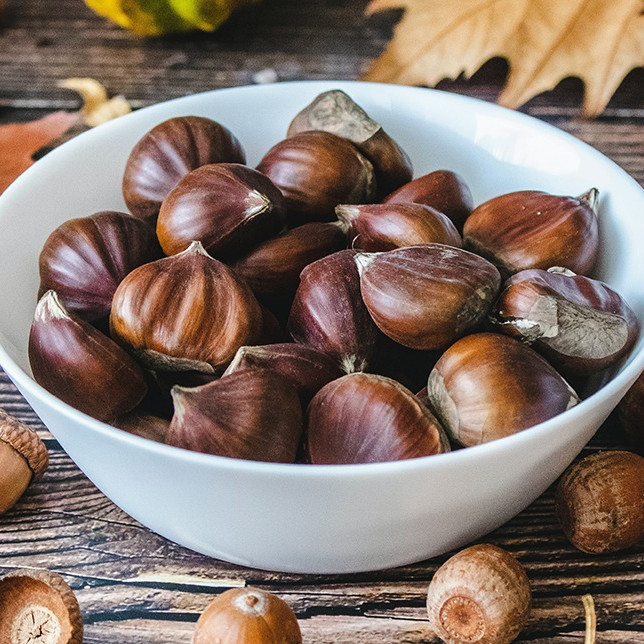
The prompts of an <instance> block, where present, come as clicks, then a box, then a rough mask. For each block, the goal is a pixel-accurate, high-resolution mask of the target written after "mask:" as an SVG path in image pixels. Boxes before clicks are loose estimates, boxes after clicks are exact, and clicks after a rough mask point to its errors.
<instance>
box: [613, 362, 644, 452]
mask: <svg viewBox="0 0 644 644" xmlns="http://www.w3.org/2000/svg"><path fill="white" fill-rule="evenodd" d="M617 415H618V417H619V420H620V423H621V425H622V428H623V430H624V432H625V434H626V436H627V437H628V441H629V443H630V445H631V446H632V447H633V449H634V450H636V451H637V452H638V453H639V454H642V455H643V456H644V373H642V374H640V376H639V378H638V379H637V380H636V381H635V384H633V386H632V387H631V388H630V389H629V390H628V391H627V392H626V395H625V396H624V398H622V400H621V401H620V403H619V405H617Z"/></svg>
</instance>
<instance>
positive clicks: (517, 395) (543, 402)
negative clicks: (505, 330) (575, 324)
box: [427, 333, 579, 447]
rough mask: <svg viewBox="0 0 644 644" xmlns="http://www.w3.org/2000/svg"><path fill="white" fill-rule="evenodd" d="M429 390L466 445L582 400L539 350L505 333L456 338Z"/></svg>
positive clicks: (442, 417)
mask: <svg viewBox="0 0 644 644" xmlns="http://www.w3.org/2000/svg"><path fill="white" fill-rule="evenodd" d="M427 392H428V396H429V400H430V402H431V404H432V407H433V408H434V409H435V410H436V414H437V416H438V418H439V420H440V421H441V423H442V424H443V427H444V428H445V430H446V431H447V434H448V436H449V437H450V439H451V440H454V441H455V442H457V443H459V444H461V445H463V446H464V447H470V446H472V445H479V444H480V443H486V442H488V441H492V440H495V439H497V438H502V437H504V436H509V435H510V434H516V433H517V432H519V431H522V430H524V429H526V428H528V427H532V426H533V425H536V424H538V423H541V422H543V421H545V420H548V419H549V418H552V417H553V416H556V415H557V414H560V413H562V412H564V411H566V410H567V409H570V408H571V407H572V406H574V405H576V404H577V403H578V402H579V397H578V396H577V394H576V393H575V392H574V391H573V389H572V387H570V385H569V384H568V383H567V382H566V381H565V380H564V379H563V378H562V377H561V376H560V375H559V374H558V373H557V372H556V371H555V370H554V368H553V367H552V366H550V364H549V363H548V362H546V360H545V359H544V358H542V357H541V356H540V355H539V354H538V353H537V352H536V351H534V350H532V349H531V348H530V347H527V346H525V345H524V344H522V343H521V342H519V341H518V340H515V339H514V338H510V337H508V336H506V335H501V334H499V333H476V334H473V335H468V336H466V337H464V338H461V339H460V340H458V341H457V342H455V343H454V344H453V345H452V346H451V347H449V349H447V350H446V351H445V353H443V355H442V356H441V358H440V359H439V360H438V362H437V363H436V366H435V367H434V368H433V369H432V371H431V373H430V374H429V381H428V384H427Z"/></svg>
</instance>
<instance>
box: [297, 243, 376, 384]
mask: <svg viewBox="0 0 644 644" xmlns="http://www.w3.org/2000/svg"><path fill="white" fill-rule="evenodd" d="M355 254H356V253H355V251H352V250H341V251H339V252H337V253H333V255H328V256H327V257H323V258H322V259H319V260H318V261H317V262H313V263H312V264H309V265H308V266H307V267H306V268H305V269H304V270H303V271H302V274H301V275H300V285H299V286H298V289H297V292H296V293H295V299H294V300H293V306H292V307H291V312H290V315H289V318H288V323H287V329H288V331H289V333H290V334H291V337H292V338H293V339H294V340H295V341H296V342H299V343H300V344H307V345H309V346H312V347H313V348H314V349H317V350H318V351H322V353H327V354H329V355H330V356H332V357H333V358H335V359H336V360H337V362H338V364H339V365H340V367H341V368H342V369H343V371H345V372H346V373H351V372H353V371H362V370H364V369H365V368H366V366H367V364H368V363H369V361H370V360H371V358H372V356H373V352H374V349H375V347H376V342H377V340H378V337H379V335H380V334H379V332H378V328H377V327H376V325H375V324H374V323H373V320H372V319H371V316H370V315H369V312H368V311H367V309H366V307H365V305H364V303H363V301H362V299H361V297H360V277H359V275H358V269H357V268H356V265H355V262H354V256H355Z"/></svg>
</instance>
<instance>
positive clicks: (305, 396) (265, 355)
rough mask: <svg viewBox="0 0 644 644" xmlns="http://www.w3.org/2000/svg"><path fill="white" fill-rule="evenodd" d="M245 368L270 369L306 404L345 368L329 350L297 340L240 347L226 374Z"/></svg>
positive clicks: (341, 373) (339, 375) (338, 376)
mask: <svg viewBox="0 0 644 644" xmlns="http://www.w3.org/2000/svg"><path fill="white" fill-rule="evenodd" d="M244 369H270V370H272V371H276V372H277V373H279V374H281V375H282V376H284V377H285V378H288V380H289V381H290V382H291V384H292V385H293V386H294V387H295V388H296V389H297V392H298V394H299V395H300V398H301V399H302V401H303V403H304V404H308V403H309V402H310V400H311V398H313V396H315V394H316V393H317V392H318V391H319V390H320V389H322V387H324V385H326V384H327V383H329V382H331V381H332V380H335V379H336V378H340V377H341V376H343V375H344V371H342V370H341V369H340V367H339V366H338V364H337V363H336V361H335V360H334V359H333V358H331V357H330V356H328V355H327V354H326V353H321V352H320V351H318V350H317V349H314V348H313V347H307V346H306V345H304V344H296V343H294V342H288V343H279V344H269V345H265V346H253V347H240V348H239V351H237V353H236V354H235V357H234V358H233V361H232V362H231V363H230V364H229V365H228V368H227V369H226V371H224V376H227V375H229V374H231V373H235V372H237V371H243V370H244Z"/></svg>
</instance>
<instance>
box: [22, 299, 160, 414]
mask: <svg viewBox="0 0 644 644" xmlns="http://www.w3.org/2000/svg"><path fill="white" fill-rule="evenodd" d="M29 364H30V365H31V371H32V373H33V375H34V378H35V380H36V382H37V383H38V384H39V385H42V386H43V387H44V388H45V389H47V391H49V392H50V393H52V394H53V395H54V396H57V397H58V398H60V399H61V400H63V401H64V402H66V403H67V404H69V405H71V406H72V407H75V408H76V409H78V410H79V411H82V412H84V413H86V414H89V415H90V416H93V417H94V418H98V420H111V419H113V418H116V417H117V416H120V415H121V414H125V413H127V412H129V411H131V410H132V409H134V408H135V407H136V406H137V405H138V404H139V403H140V402H141V400H142V399H143V397H144V396H145V393H146V391H147V385H146V383H145V378H144V376H143V372H142V370H141V368H140V367H139V365H138V364H137V363H136V362H135V361H134V360H133V359H132V358H131V357H130V356H129V355H128V354H127V353H126V352H125V351H124V350H123V349H122V348H121V347H119V346H118V344H116V343H115V342H114V341H113V340H110V338H108V337H107V336H105V335H103V334H102V333H101V332H100V331H98V330H97V329H95V328H94V327H93V326H92V325H91V324H89V322H85V321H84V320H82V319H81V318H79V317H78V316H76V315H74V314H73V313H70V312H68V311H66V310H65V308H64V307H63V306H62V304H61V303H60V301H59V299H58V296H57V295H56V293H55V291H47V292H46V293H45V294H44V295H43V296H42V298H40V301H39V302H38V306H37V307H36V313H35V315H34V320H33V322H32V324H31V332H30V334H29Z"/></svg>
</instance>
